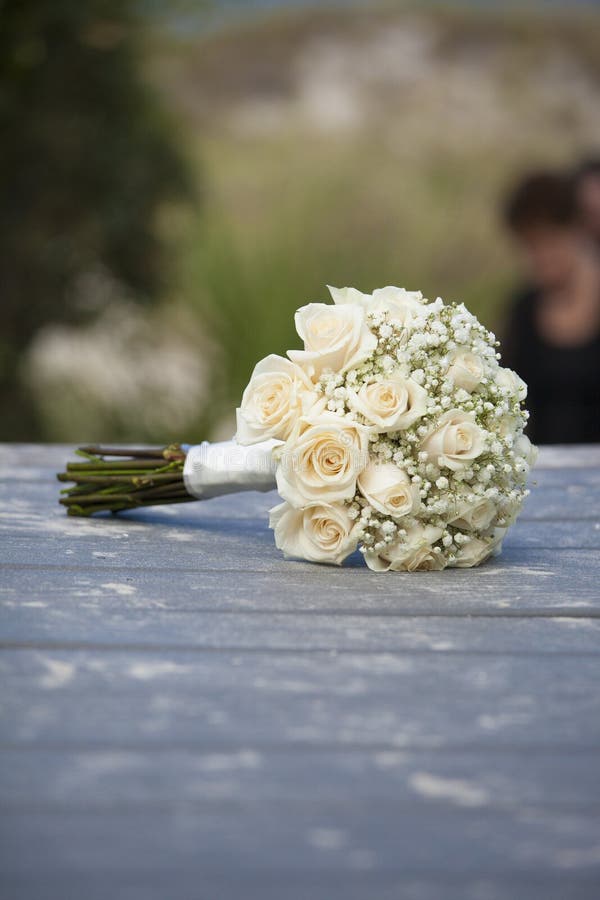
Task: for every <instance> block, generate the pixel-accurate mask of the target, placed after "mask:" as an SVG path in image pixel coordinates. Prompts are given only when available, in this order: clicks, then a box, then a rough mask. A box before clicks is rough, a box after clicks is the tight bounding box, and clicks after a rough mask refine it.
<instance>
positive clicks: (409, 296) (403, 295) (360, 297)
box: [328, 285, 425, 328]
mask: <svg viewBox="0 0 600 900" xmlns="http://www.w3.org/2000/svg"><path fill="white" fill-rule="evenodd" d="M328 287H329V293H330V294H331V296H332V298H333V301H334V303H340V304H354V305H358V306H362V307H363V308H364V310H365V312H387V313H388V314H389V320H390V322H393V323H394V324H395V325H398V326H400V327H402V328H404V327H407V326H410V325H412V323H413V322H414V320H415V318H416V317H417V316H420V315H422V314H423V310H424V308H425V302H424V300H423V294H422V293H421V291H406V290H405V289H404V288H398V287H391V286H389V287H384V288H378V289H377V290H375V291H373V293H372V294H363V293H362V292H361V291H357V290H356V288H348V287H346V288H335V287H330V286H329V285H328Z"/></svg>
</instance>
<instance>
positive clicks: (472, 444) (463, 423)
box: [422, 409, 485, 472]
mask: <svg viewBox="0 0 600 900" xmlns="http://www.w3.org/2000/svg"><path fill="white" fill-rule="evenodd" d="M484 446H485V441H484V437H483V433H482V431H481V429H480V428H479V426H478V425H476V424H475V421H474V417H473V415H472V414H471V413H465V412H462V410H460V409H451V410H449V411H448V412H447V413H444V415H443V416H442V417H441V419H440V420H439V422H438V425H437V427H436V429H435V430H434V431H433V432H431V434H429V436H428V437H426V438H425V440H424V441H423V444H422V449H423V450H424V451H425V452H426V453H428V454H429V457H430V458H431V460H432V461H433V462H435V463H437V464H438V465H440V466H446V468H448V469H452V470H453V471H455V472H457V471H458V470H459V469H463V468H465V467H466V466H467V465H468V464H469V463H470V462H471V460H472V459H476V458H477V457H478V456H479V455H480V454H481V453H482V452H483V450H484Z"/></svg>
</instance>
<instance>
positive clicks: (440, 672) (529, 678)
mask: <svg viewBox="0 0 600 900" xmlns="http://www.w3.org/2000/svg"><path fill="white" fill-rule="evenodd" d="M532 650H533V648H532ZM0 663H1V665H2V683H3V686H4V687H3V692H4V697H3V704H2V718H1V730H2V734H3V735H4V745H5V746H8V745H15V746H16V745H18V744H19V743H26V744H30V743H31V742H43V743H44V744H53V745H55V744H58V745H60V746H62V745H66V746H68V745H69V744H72V743H76V744H84V745H86V746H87V745H89V746H91V747H94V746H97V747H99V748H102V747H107V746H114V747H123V748H127V747H131V746H134V747H136V748H140V747H147V748H151V747H156V746H162V747H176V746H198V747H205V748H207V749H209V748H211V747H214V746H217V747H223V746H228V747H248V746H255V747H256V746H262V745H268V746H271V745H274V744H275V745H282V744H284V745H299V746H300V745H302V746H322V745H328V746H331V745H333V746H339V747H343V746H347V745H358V746H362V747H396V748H407V749H411V748H413V749H418V748H430V749H431V748H437V749H442V748H450V747H453V748H456V747H481V748H482V750H483V749H484V748H489V749H492V748H495V749H497V748H498V747H499V746H509V747H517V748H518V747H520V748H522V749H523V750H531V748H536V747H537V748H540V747H544V748H545V749H546V751H547V750H548V749H550V748H555V749H577V748H579V749H583V748H586V747H587V748H592V747H595V748H597V749H598V750H599V751H600V661H599V659H598V656H597V655H590V656H586V655H583V654H580V655H567V656H562V655H561V656H555V655H553V654H549V655H545V654H535V653H534V652H532V653H531V655H530V656H529V657H528V658H524V657H522V656H519V655H508V654H504V655H489V654H448V653H420V654H402V653H399V654H398V653H394V654H392V653H362V654H361V653H336V652H331V651H326V652H320V653H318V652H313V653H298V652H285V653H273V652H259V653H256V652H254V653H253V652H249V651H245V650H240V651H235V652H232V651H213V652H211V653H206V652H205V653H197V652H191V651H185V650H179V651H173V650H152V651H147V652H145V653H141V652H139V651H136V650H134V649H123V650H120V651H119V650H115V651H111V652H99V651H97V652H92V651H90V650H83V649H82V650H79V651H68V650H61V651H50V650H41V649H37V650H36V649H33V650H27V649H23V650H11V651H8V650H4V651H3V652H2V654H1V655H0Z"/></svg>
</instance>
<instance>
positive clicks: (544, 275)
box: [502, 172, 600, 444]
mask: <svg viewBox="0 0 600 900" xmlns="http://www.w3.org/2000/svg"><path fill="white" fill-rule="evenodd" d="M504 216H505V222H506V225H507V226H508V228H509V230H510V231H511V232H512V234H513V236H514V238H515V240H516V243H517V245H518V247H519V250H520V251H521V254H522V256H523V261H524V264H525V268H526V270H527V272H528V283H527V285H526V286H525V287H524V288H523V289H522V290H521V291H520V292H519V293H518V295H517V297H516V298H515V301H514V304H513V306H512V309H511V311H510V313H509V318H508V323H507V328H506V334H505V340H504V342H503V352H502V358H503V362H504V365H506V366H510V367H511V368H512V369H514V370H515V371H516V372H517V373H518V374H519V375H520V376H521V377H522V378H523V379H524V380H525V381H526V382H527V384H528V387H529V394H528V408H529V410H530V413H531V419H530V423H529V427H528V434H529V436H530V438H531V439H532V440H533V441H534V442H535V443H539V444H562V443H567V444H570V443H589V442H599V441H600V258H599V255H598V251H597V248H596V247H595V245H594V244H593V242H592V241H591V239H590V238H589V236H587V235H586V233H585V232H584V230H583V229H582V228H581V226H580V223H579V218H578V208H577V198H576V194H575V187H574V183H573V179H572V178H570V177H569V176H568V175H563V174H560V173H556V172H537V173H534V174H531V175H529V176H528V177H526V178H525V179H524V180H523V181H521V182H520V183H519V184H518V185H517V187H516V188H515V189H514V191H513V192H512V194H511V195H510V196H509V198H508V201H507V203H506V206H505V210H504Z"/></svg>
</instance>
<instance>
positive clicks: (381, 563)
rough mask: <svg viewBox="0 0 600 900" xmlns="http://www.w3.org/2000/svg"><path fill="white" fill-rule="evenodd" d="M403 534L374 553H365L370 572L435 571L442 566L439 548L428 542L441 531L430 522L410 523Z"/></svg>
mask: <svg viewBox="0 0 600 900" xmlns="http://www.w3.org/2000/svg"><path fill="white" fill-rule="evenodd" d="M406 532H407V533H406V536H405V537H404V538H402V539H398V540H397V541H394V542H393V543H391V544H388V545H387V547H384V549H383V550H381V551H379V552H378V553H368V552H367V553H365V559H366V561H367V565H368V566H369V568H370V569H372V570H373V571H374V572H387V571H389V570H390V569H391V570H392V571H393V572H415V571H425V570H435V571H439V570H440V569H443V568H444V567H445V566H446V560H445V558H444V555H443V553H442V551H441V550H440V549H439V548H434V547H433V546H432V545H433V544H435V542H436V541H438V540H439V539H440V538H441V536H442V534H443V531H442V529H441V528H436V527H435V526H433V525H412V526H411V527H410V528H407V529H406Z"/></svg>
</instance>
